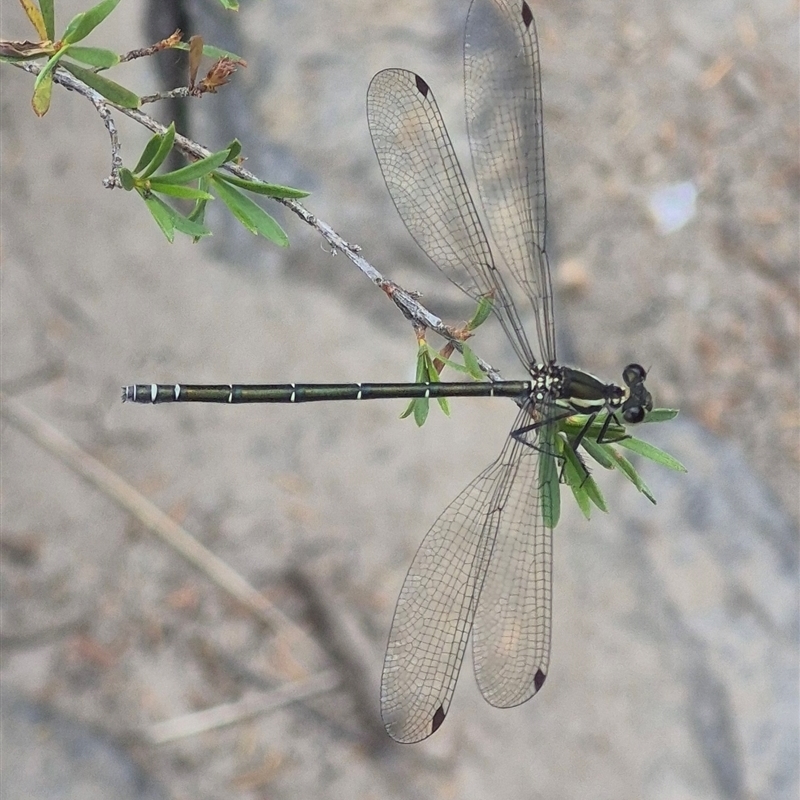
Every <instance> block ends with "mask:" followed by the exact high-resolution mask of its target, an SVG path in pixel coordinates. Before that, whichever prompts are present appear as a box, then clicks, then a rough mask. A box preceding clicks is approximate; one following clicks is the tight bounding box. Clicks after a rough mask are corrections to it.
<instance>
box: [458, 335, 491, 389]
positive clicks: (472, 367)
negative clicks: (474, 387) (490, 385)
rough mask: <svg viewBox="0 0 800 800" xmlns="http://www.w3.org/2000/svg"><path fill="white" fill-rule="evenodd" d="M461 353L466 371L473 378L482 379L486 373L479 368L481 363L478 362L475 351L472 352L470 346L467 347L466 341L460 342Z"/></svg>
mask: <svg viewBox="0 0 800 800" xmlns="http://www.w3.org/2000/svg"><path fill="white" fill-rule="evenodd" d="M461 355H462V357H463V358H464V366H465V367H466V370H467V373H468V374H469V375H471V376H472V377H473V378H475V380H478V381H482V380H484V379H485V378H486V375H485V374H484V372H483V370H482V369H481V365H480V364H479V363H478V359H477V358H476V357H475V353H473V352H472V348H471V347H469V346H468V345H467V344H466V342H463V343H462V344H461Z"/></svg>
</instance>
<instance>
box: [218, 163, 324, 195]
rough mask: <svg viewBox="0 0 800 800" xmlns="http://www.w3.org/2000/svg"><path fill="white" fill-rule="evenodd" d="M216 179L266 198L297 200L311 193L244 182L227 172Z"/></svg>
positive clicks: (260, 182)
mask: <svg viewBox="0 0 800 800" xmlns="http://www.w3.org/2000/svg"><path fill="white" fill-rule="evenodd" d="M226 160H227V161H230V160H231V159H230V158H228V159H226ZM217 178H219V179H220V180H223V181H225V182H226V183H231V184H233V185H234V186H238V187H239V188H241V189H246V190H247V191H248V192H253V193H255V194H263V195H266V196H267V197H290V198H295V199H297V198H300V197H308V196H309V195H310V194H311V192H305V191H303V190H302V189H292V187H291V186H281V185H280V184H277V183H264V182H263V181H246V180H244V179H242V178H239V177H237V176H236V175H231V174H230V173H228V172H218V173H217Z"/></svg>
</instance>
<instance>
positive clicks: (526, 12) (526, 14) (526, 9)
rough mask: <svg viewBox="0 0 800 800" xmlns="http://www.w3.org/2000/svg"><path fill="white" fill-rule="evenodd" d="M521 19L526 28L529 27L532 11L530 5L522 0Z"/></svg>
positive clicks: (531, 20)
mask: <svg viewBox="0 0 800 800" xmlns="http://www.w3.org/2000/svg"><path fill="white" fill-rule="evenodd" d="M522 21H523V22H524V23H525V27H526V28H530V26H531V22H533V13H532V12H531V7H530V6H529V5H528V4H527V3H526V2H525V0H522Z"/></svg>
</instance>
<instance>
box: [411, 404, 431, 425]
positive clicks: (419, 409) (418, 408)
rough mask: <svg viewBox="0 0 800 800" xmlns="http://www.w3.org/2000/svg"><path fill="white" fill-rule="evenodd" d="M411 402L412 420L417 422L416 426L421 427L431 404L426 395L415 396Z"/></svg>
mask: <svg viewBox="0 0 800 800" xmlns="http://www.w3.org/2000/svg"><path fill="white" fill-rule="evenodd" d="M412 402H413V403H414V422H416V423H417V427H419V428H421V427H422V426H423V425H424V424H425V420H426V419H428V411H430V405H431V404H430V402H429V401H428V398H427V397H417V398H416V399H415V400H413V401H412Z"/></svg>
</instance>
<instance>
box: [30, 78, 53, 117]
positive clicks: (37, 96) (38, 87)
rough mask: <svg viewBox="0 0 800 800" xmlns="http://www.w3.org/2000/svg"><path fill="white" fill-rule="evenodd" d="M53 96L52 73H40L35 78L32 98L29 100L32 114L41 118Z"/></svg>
mask: <svg viewBox="0 0 800 800" xmlns="http://www.w3.org/2000/svg"><path fill="white" fill-rule="evenodd" d="M52 96H53V71H52V70H50V72H47V73H45V72H44V71H42V72H40V73H39V74H38V75H37V76H36V82H35V83H34V85H33V97H32V98H31V105H32V106H33V113H34V114H36V116H37V117H43V116H44V115H45V114H46V113H47V110H48V109H49V108H50V98H51V97H52Z"/></svg>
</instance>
